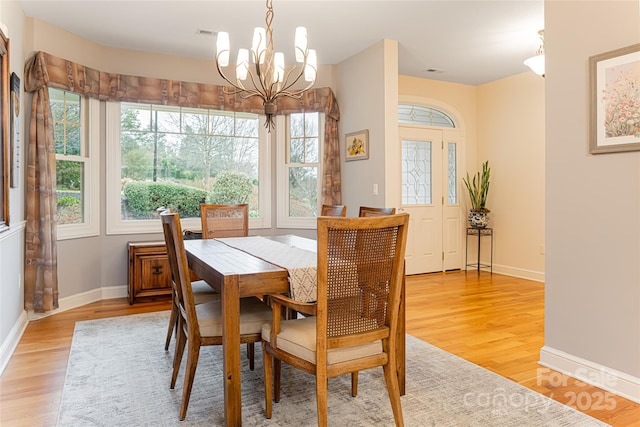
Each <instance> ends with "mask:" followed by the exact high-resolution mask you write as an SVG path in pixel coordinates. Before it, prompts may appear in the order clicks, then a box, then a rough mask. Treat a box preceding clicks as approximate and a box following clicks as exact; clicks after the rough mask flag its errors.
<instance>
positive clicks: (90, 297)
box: [29, 285, 128, 320]
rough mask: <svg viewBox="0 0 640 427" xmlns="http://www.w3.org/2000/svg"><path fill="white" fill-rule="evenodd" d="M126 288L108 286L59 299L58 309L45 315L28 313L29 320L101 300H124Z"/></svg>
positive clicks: (123, 286) (124, 286)
mask: <svg viewBox="0 0 640 427" xmlns="http://www.w3.org/2000/svg"><path fill="white" fill-rule="evenodd" d="M127 290H128V288H127V286H126V285H122V286H108V287H103V288H98V289H92V290H90V291H87V292H82V293H79V294H76V295H72V296H70V297H66V298H60V300H58V308H57V309H55V310H51V311H47V312H46V313H33V312H29V320H37V319H42V318H44V317H48V316H52V315H54V314H57V313H62V312H63V311H67V310H71V309H72V308H77V307H81V306H83V305H87V304H91V303H92V302H96V301H100V300H103V299H112V298H126V297H127Z"/></svg>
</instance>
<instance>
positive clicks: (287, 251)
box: [216, 236, 318, 302]
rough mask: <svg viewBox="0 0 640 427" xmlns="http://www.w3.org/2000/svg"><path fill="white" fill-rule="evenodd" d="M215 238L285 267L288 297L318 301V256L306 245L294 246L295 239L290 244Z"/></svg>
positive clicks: (236, 238) (247, 238)
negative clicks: (287, 279) (287, 280)
mask: <svg viewBox="0 0 640 427" xmlns="http://www.w3.org/2000/svg"><path fill="white" fill-rule="evenodd" d="M216 240H219V241H220V242H222V243H224V244H226V245H228V246H231V247H233V248H236V249H239V250H241V251H243V252H246V253H248V254H251V255H253V256H255V257H257V258H260V259H262V260H264V261H266V262H268V263H271V264H274V265H277V266H278V267H282V268H284V269H286V270H287V271H288V273H289V289H290V291H291V298H293V299H294V300H296V301H300V302H314V301H316V300H317V296H318V289H317V275H318V274H317V273H318V269H317V263H318V256H317V254H316V252H313V251H310V250H309V249H310V246H309V245H303V244H300V246H304V247H305V248H304V249H303V248H301V247H298V246H295V245H296V244H297V243H296V241H295V239H293V240H292V244H291V245H289V244H286V243H283V242H279V241H276V240H272V239H268V238H265V237H262V236H250V237H225V238H217V239H216ZM301 243H303V242H301Z"/></svg>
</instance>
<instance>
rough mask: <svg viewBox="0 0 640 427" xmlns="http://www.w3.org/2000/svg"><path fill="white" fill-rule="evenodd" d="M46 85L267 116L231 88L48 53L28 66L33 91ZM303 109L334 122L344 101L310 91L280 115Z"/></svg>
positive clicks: (281, 106) (282, 102)
mask: <svg viewBox="0 0 640 427" xmlns="http://www.w3.org/2000/svg"><path fill="white" fill-rule="evenodd" d="M40 87H53V88H57V89H63V90H67V91H70V92H75V93H78V94H81V95H85V96H88V97H91V98H97V99H99V100H101V101H124V102H139V103H143V104H160V105H174V106H180V107H191V108H209V109H213V110H226V111H237V112H244V113H254V114H263V113H264V107H263V106H262V101H261V100H260V99H259V98H257V97H250V98H246V99H243V98H242V97H241V96H240V95H238V94H230V93H226V91H225V86H218V85H211V84H204V83H192V82H183V81H178V80H168V79H159V78H154V77H140V76H129V75H124V74H115V73H107V72H104V71H99V70H96V69H93V68H90V67H86V66H84V65H81V64H77V63H75V62H72V61H69V60H66V59H63V58H59V57H57V56H54V55H51V54H49V53H46V52H42V51H40V52H38V53H36V55H35V56H34V57H33V58H32V59H31V60H29V61H28V63H27V65H26V67H25V89H26V90H27V92H33V91H35V90H37V89H38V88H40ZM227 90H229V88H227ZM301 111H318V112H323V113H325V115H326V116H328V117H330V118H332V119H333V120H336V121H338V120H340V111H339V109H338V103H337V102H336V99H335V96H334V94H333V91H332V90H331V88H329V87H322V88H317V89H310V90H308V91H307V92H305V93H304V94H303V96H302V98H300V99H291V98H286V97H285V98H280V99H279V100H278V102H277V103H276V114H289V113H295V112H301Z"/></svg>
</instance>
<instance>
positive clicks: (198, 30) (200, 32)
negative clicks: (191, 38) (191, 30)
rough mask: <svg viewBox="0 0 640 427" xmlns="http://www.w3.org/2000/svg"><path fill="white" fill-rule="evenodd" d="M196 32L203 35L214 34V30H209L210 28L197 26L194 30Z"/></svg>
mask: <svg viewBox="0 0 640 427" xmlns="http://www.w3.org/2000/svg"><path fill="white" fill-rule="evenodd" d="M196 34H200V35H203V36H215V35H216V32H215V31H211V30H203V29H201V28H198V29H197V30H196Z"/></svg>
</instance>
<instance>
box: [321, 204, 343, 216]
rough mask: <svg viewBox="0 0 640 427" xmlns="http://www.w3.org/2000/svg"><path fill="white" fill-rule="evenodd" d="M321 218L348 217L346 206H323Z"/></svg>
mask: <svg viewBox="0 0 640 427" xmlns="http://www.w3.org/2000/svg"><path fill="white" fill-rule="evenodd" d="M320 215H321V216H347V207H346V206H345V205H322V210H321V211H320Z"/></svg>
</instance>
